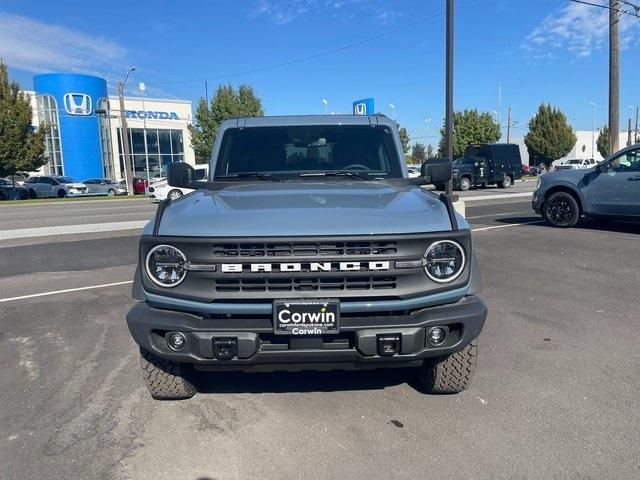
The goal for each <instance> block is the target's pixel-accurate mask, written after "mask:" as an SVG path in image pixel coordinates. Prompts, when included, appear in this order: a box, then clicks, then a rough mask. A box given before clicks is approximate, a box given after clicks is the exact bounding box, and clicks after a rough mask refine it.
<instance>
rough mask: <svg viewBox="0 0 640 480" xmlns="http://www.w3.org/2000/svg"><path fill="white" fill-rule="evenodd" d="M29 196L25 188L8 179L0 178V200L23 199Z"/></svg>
mask: <svg viewBox="0 0 640 480" xmlns="http://www.w3.org/2000/svg"><path fill="white" fill-rule="evenodd" d="M25 198H29V193H28V192H27V189H26V188H24V187H22V186H20V185H18V184H17V183H16V184H15V186H14V183H13V181H12V180H10V179H6V178H0V200H24V199H25Z"/></svg>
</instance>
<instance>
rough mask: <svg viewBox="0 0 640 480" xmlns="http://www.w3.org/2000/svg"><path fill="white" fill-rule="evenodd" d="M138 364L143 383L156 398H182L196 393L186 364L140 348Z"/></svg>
mask: <svg viewBox="0 0 640 480" xmlns="http://www.w3.org/2000/svg"><path fill="white" fill-rule="evenodd" d="M140 366H141V367H142V378H143V380H144V383H145V384H146V385H147V388H148V389H149V393H150V394H151V396H152V397H153V398H155V399H156V400H184V399H187V398H191V397H193V396H194V395H195V394H196V393H197V389H196V387H195V386H194V385H193V383H191V379H190V378H189V377H190V374H191V372H192V371H191V369H190V368H188V366H187V365H183V364H180V363H176V362H171V361H169V360H165V359H163V358H158V357H156V356H155V355H153V354H151V353H149V352H147V351H146V350H143V349H142V348H141V349H140Z"/></svg>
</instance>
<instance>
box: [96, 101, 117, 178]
mask: <svg viewBox="0 0 640 480" xmlns="http://www.w3.org/2000/svg"><path fill="white" fill-rule="evenodd" d="M97 110H104V111H105V112H109V100H108V99H106V98H101V99H100V100H98V107H97ZM98 125H99V128H100V145H101V149H102V167H103V172H104V173H103V175H104V177H105V178H111V179H115V178H116V172H115V169H114V167H113V150H112V146H111V126H110V124H109V115H98Z"/></svg>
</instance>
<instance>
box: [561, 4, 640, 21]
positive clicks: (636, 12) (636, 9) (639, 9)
mask: <svg viewBox="0 0 640 480" xmlns="http://www.w3.org/2000/svg"><path fill="white" fill-rule="evenodd" d="M569 1H570V2H573V3H580V4H582V5H589V6H591V7H598V8H604V9H606V10H613V11H616V12H618V13H622V14H625V15H630V16H632V17H636V18H640V6H639V5H635V4H633V3H631V2H628V1H625V0H619V1H620V3H623V4H625V5H628V6H629V7H631V8H633V11H631V10H623V9H621V8H611V7H610V6H608V5H603V4H601V3H593V2H588V1H586V0H569Z"/></svg>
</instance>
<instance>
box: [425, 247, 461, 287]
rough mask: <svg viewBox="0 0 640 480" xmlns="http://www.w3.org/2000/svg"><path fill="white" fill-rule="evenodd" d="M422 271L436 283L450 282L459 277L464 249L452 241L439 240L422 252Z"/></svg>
mask: <svg viewBox="0 0 640 480" xmlns="http://www.w3.org/2000/svg"><path fill="white" fill-rule="evenodd" d="M424 259H425V266H424V271H425V272H427V275H428V276H429V278H430V279H431V280H433V281H434V282H438V283H446V282H452V281H453V280H455V279H456V278H458V277H459V276H460V274H461V273H462V270H464V265H465V261H466V258H465V254H464V248H462V246H461V245H460V244H459V243H458V242H454V241H453V240H439V241H437V242H434V243H432V244H431V245H430V246H429V248H427V251H426V252H424Z"/></svg>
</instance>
